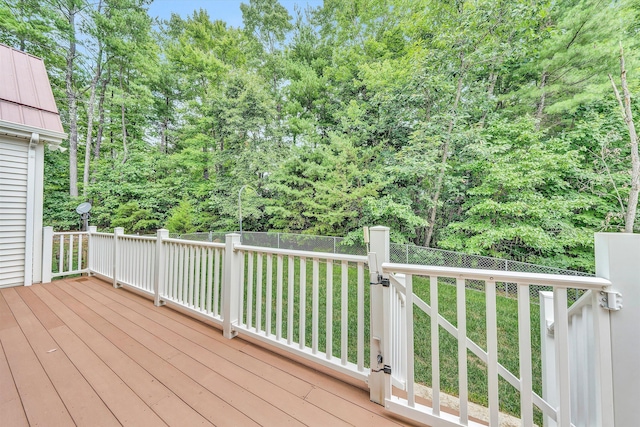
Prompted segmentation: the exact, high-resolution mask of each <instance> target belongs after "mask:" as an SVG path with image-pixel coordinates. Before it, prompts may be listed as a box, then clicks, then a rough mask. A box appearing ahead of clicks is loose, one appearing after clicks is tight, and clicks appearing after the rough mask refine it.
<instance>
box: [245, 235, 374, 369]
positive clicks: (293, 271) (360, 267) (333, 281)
mask: <svg viewBox="0 0 640 427" xmlns="http://www.w3.org/2000/svg"><path fill="white" fill-rule="evenodd" d="M234 249H235V251H237V255H238V258H237V262H238V265H236V266H235V267H236V268H237V270H238V271H239V273H240V274H239V277H238V282H239V283H240V289H239V298H238V301H239V308H238V316H237V319H238V321H237V325H236V327H235V329H236V330H238V331H242V332H243V333H245V334H248V335H251V336H253V337H255V338H257V339H259V340H265V341H268V342H270V343H272V344H274V345H277V346H279V347H281V348H284V349H287V350H288V351H292V352H294V353H296V354H298V355H300V356H302V357H305V358H308V359H311V360H314V361H316V362H318V363H321V364H324V365H327V366H330V367H332V368H334V369H336V370H338V371H340V372H343V373H346V374H348V375H351V376H353V377H355V378H359V379H362V380H366V377H367V375H368V369H366V368H365V366H364V358H365V337H364V334H365V333H364V331H365V316H364V314H365V282H364V277H365V274H364V270H365V263H366V262H367V257H364V256H357V255H341V254H332V253H322V252H305V251H294V250H286V249H273V248H264V247H257V246H245V245H239V244H236V245H235V246H234ZM321 317H322V318H324V322H321ZM309 324H310V325H311V328H310V330H309V332H310V334H309V335H310V336H308V335H307V329H308V325H309ZM338 336H339V340H338V339H337V338H338ZM334 345H335V347H334ZM350 348H352V349H355V352H354V353H355V354H349V349H350Z"/></svg>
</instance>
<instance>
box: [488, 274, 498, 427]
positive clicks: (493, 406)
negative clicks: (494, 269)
mask: <svg viewBox="0 0 640 427" xmlns="http://www.w3.org/2000/svg"><path fill="white" fill-rule="evenodd" d="M485 298H486V305H487V372H488V378H487V383H488V389H489V390H488V391H489V425H492V426H493V425H495V426H497V425H498V424H499V417H498V416H499V413H500V407H499V405H500V403H499V400H498V318H497V309H496V282H494V281H486V282H485Z"/></svg>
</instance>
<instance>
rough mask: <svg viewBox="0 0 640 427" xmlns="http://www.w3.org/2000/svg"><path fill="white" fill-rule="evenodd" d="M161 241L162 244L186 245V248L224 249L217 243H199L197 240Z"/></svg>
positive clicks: (221, 244)
mask: <svg viewBox="0 0 640 427" xmlns="http://www.w3.org/2000/svg"><path fill="white" fill-rule="evenodd" d="M162 241H163V242H164V243H178V244H181V245H187V246H201V247H206V248H224V243H218V242H199V241H197V240H182V239H173V238H166V239H162Z"/></svg>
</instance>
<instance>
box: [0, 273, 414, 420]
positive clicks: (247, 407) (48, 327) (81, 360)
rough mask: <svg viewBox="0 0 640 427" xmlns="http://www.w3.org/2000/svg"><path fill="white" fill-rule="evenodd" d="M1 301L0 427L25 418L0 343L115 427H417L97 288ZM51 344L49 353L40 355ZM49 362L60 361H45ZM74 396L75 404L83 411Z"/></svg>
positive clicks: (291, 362)
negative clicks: (18, 342) (21, 345)
mask: <svg viewBox="0 0 640 427" xmlns="http://www.w3.org/2000/svg"><path fill="white" fill-rule="evenodd" d="M5 293H6V292H5ZM7 295H8V296H9V302H10V304H9V305H10V306H11V307H12V308H13V311H11V310H9V314H10V315H7V310H5V308H9V305H7V302H6V301H5V299H4V297H2V293H0V380H1V381H2V384H3V386H4V384H5V383H7V381H5V380H4V378H8V379H9V380H8V381H9V382H8V383H9V384H13V383H14V382H15V384H16V387H14V389H13V391H12V390H11V389H10V388H9V387H2V390H0V411H3V412H0V420H1V421H0V424H2V425H4V420H5V417H4V412H6V410H5V409H4V406H2V404H3V402H4V401H6V402H11V406H10V407H9V408H10V410H11V411H13V412H15V413H16V414H17V415H16V417H17V419H18V421H16V422H15V423H13V422H12V424H15V425H25V423H26V422H28V421H29V420H30V419H31V418H30V417H32V414H30V412H29V410H27V407H26V406H25V407H24V408H23V407H22V405H23V401H22V396H21V394H20V386H21V385H20V382H19V379H18V377H17V376H16V378H15V381H14V375H15V373H14V372H13V370H12V369H13V366H12V362H11V358H9V357H7V358H6V359H7V360H4V358H3V357H4V356H5V352H6V349H5V347H3V345H4V344H5V340H3V338H5V337H6V336H7V334H16V333H19V334H21V335H22V339H23V340H24V341H25V342H27V343H30V344H31V345H32V346H33V349H34V350H35V352H34V351H32V358H31V360H30V363H33V362H35V363H36V364H39V365H40V369H41V370H44V372H45V374H49V375H50V377H51V379H52V382H53V386H55V387H58V388H60V390H58V391H57V392H58V394H59V395H60V397H63V396H65V393H72V391H71V390H70V389H69V390H67V391H63V386H65V387H66V386H67V385H66V383H64V382H63V380H62V378H61V377H56V375H62V374H61V372H71V375H69V377H70V379H69V384H71V383H79V384H84V385H81V386H80V388H82V387H90V388H91V389H92V390H93V391H91V392H92V393H93V395H94V398H95V396H98V397H99V398H100V401H101V402H104V403H103V408H104V405H106V407H108V409H109V410H110V411H111V412H112V413H113V414H112V415H111V417H112V418H111V419H112V420H114V416H115V419H116V421H117V422H120V423H122V424H125V425H142V426H145V425H149V426H151V425H154V426H155V425H164V423H167V424H169V425H203V424H207V425H211V424H212V423H213V424H216V425H257V424H259V425H270V426H280V425H310V426H325V425H331V426H334V425H357V426H360V425H364V426H367V425H371V426H378V425H379V426H382V427H385V426H389V427H391V426H397V425H415V424H414V423H411V422H408V421H407V420H405V419H403V418H398V417H394V416H393V415H392V414H390V413H389V412H388V411H386V410H385V409H384V407H382V406H379V405H376V404H374V403H372V402H370V401H369V395H368V391H367V390H366V386H364V384H361V382H360V381H356V380H353V379H352V378H350V377H345V376H337V377H335V376H333V375H334V373H333V372H332V371H329V370H328V369H327V368H323V367H322V366H321V365H316V364H313V363H310V362H309V361H307V360H303V359H301V358H299V357H295V356H294V357H292V356H291V355H289V354H283V353H282V351H279V350H278V349H276V348H273V347H270V346H268V345H266V346H265V345H264V343H261V342H258V341H256V340H252V339H250V338H249V339H244V338H235V339H232V340H228V339H226V338H224V337H223V336H222V334H221V331H220V329H219V326H218V325H216V326H215V327H212V326H211V325H209V324H206V323H204V322H201V321H200V320H197V319H194V318H191V317H188V316H186V315H183V314H181V313H179V312H178V311H175V310H173V309H170V308H167V307H162V308H158V307H154V306H153V303H152V302H151V301H149V300H148V299H145V298H143V297H141V296H139V295H137V294H135V293H132V292H128V291H126V290H123V289H114V288H113V287H112V286H111V285H110V284H108V283H106V282H104V281H102V280H99V279H97V278H92V277H83V278H80V279H66V280H61V281H56V282H54V283H52V284H46V285H34V286H32V287H30V288H20V289H15V290H11V291H9V293H8V294H7ZM14 314H15V317H14ZM5 339H6V338H5ZM12 339H15V338H12ZM54 345H55V346H57V348H58V350H57V351H56V352H52V353H45V354H46V356H45V355H44V354H42V351H44V350H46V348H49V347H52V346H54ZM52 355H56V357H57V358H58V359H59V360H61V362H59V363H53V362H52V361H54V360H56V359H54V358H53V357H50V356H52ZM44 357H50V360H49V359H47V360H45V359H44ZM3 361H4V365H3ZM56 365H62V366H61V367H56ZM54 367H55V368H54ZM54 369H57V370H58V372H54ZM345 381H346V382H345ZM53 386H52V387H53ZM53 390H54V392H55V391H56V390H55V389H53ZM91 392H90V393H91ZM90 393H89V394H90ZM82 394H83V393H79V392H78V393H76V394H75V395H74V396H75V399H76V400H78V401H79V402H81V401H82V400H83V399H84V396H82ZM85 394H86V393H85ZM70 395H71V394H69V396H70ZM60 397H59V399H60ZM68 399H69V397H63V398H62V399H61V402H63V403H64V402H66V401H67V400H68ZM212 399H217V401H212ZM89 400H91V398H90V399H89ZM212 403H213V405H212ZM89 404H91V402H89ZM78 405H81V403H78ZM78 408H79V406H78ZM74 411H76V410H75V409H74V408H70V411H69V412H74ZM76 412H77V411H76ZM7 413H8V412H7ZM85 415H86V413H85V414H81V416H85ZM234 416H235V417H240V418H236V419H233V417H234ZM20 417H22V420H21V421H20ZM25 417H26V419H25ZM136 417H137V418H136ZM76 418H78V417H76ZM78 419H80V418H78ZM87 419H88V417H87ZM47 421H48V422H47V423H46V424H47V425H52V423H51V422H49V421H50V420H47ZM163 422H164V423H163ZM20 423H21V424H20ZM68 424H69V425H73V422H71V423H68ZM79 424H82V422H80V423H79Z"/></svg>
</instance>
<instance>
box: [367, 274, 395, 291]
mask: <svg viewBox="0 0 640 427" xmlns="http://www.w3.org/2000/svg"><path fill="white" fill-rule="evenodd" d="M369 284H370V285H371V286H373V285H382V286H384V287H385V288H388V287H389V286H391V282H389V278H388V277H382V274H378V281H377V282H370V283H369Z"/></svg>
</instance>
